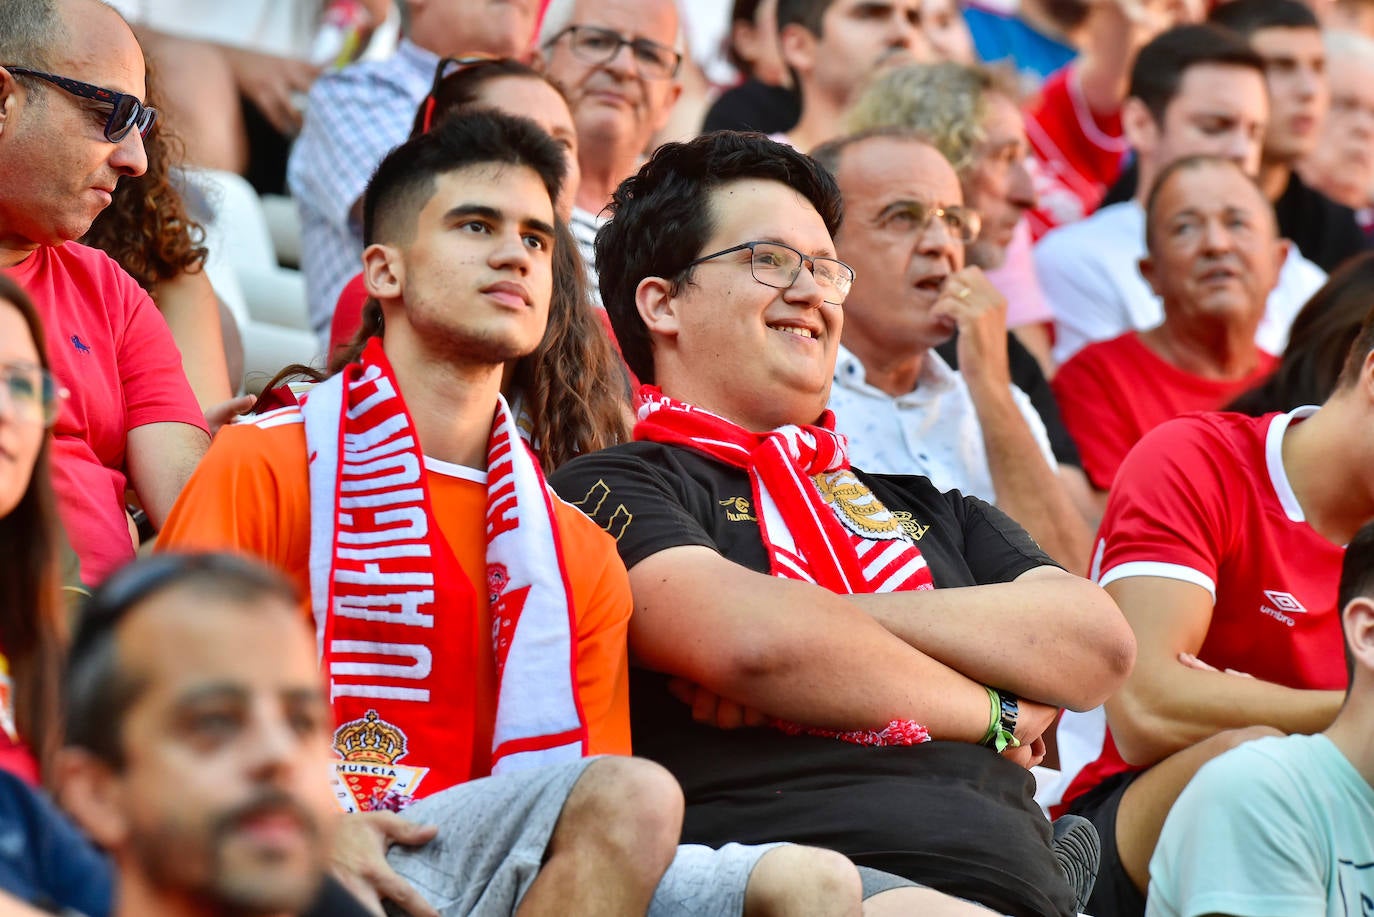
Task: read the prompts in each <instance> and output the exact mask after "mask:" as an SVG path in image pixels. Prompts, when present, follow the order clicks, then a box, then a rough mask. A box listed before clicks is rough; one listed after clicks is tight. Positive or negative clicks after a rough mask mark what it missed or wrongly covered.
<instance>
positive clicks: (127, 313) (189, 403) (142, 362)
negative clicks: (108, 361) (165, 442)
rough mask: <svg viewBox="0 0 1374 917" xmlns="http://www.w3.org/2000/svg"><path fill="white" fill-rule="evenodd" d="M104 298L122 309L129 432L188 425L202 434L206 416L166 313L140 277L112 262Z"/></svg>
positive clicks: (121, 363) (121, 360)
mask: <svg viewBox="0 0 1374 917" xmlns="http://www.w3.org/2000/svg"><path fill="white" fill-rule="evenodd" d="M105 268H106V271H105V276H104V277H103V278H102V285H103V286H104V289H103V290H101V297H102V299H103V300H104V302H105V304H106V308H107V309H112V310H113V309H119V310H121V311H122V313H123V314H122V316H121V318H122V321H119V322H117V323H116V324H115V329H116V333H117V334H118V336H119V337H118V341H117V342H116V346H117V348H118V354H119V356H118V365H119V377H120V382H121V384H122V385H123V388H124V401H125V429H126V430H132V429H133V428H134V427H141V426H143V425H144V424H150V423H169V422H170V423H184V424H190V425H191V426H193V427H198V428H200V429H201V430H206V431H207V432H208V428H207V427H206V425H205V414H204V413H203V412H202V411H201V409H200V405H199V404H198V403H197V402H196V396H195V393H194V392H192V391H191V384H190V383H189V382H187V381H186V373H185V371H183V369H182V366H181V351H179V350H178V349H177V345H176V341H174V340H173V339H172V332H171V330H170V329H169V328H168V327H167V322H166V321H164V320H163V318H162V313H161V312H159V311H157V306H156V305H155V304H154V303H153V301H152V299H151V298H149V296H148V294H147V293H146V292H144V290H143V288H142V287H140V286H139V285H138V284H137V283H135V282H134V279H133V278H132V277H130V276H129V275H128V274H126V273H124V271H123V270H122V269H121V268H120V267H119V266H118V265H117V264H115V263H114V262H113V261H110V260H109V259H106V262H105Z"/></svg>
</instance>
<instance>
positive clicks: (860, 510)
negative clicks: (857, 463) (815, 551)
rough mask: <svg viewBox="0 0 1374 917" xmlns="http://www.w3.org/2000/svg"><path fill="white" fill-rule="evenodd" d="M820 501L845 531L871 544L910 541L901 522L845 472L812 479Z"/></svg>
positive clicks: (849, 473)
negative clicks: (866, 539) (830, 510)
mask: <svg viewBox="0 0 1374 917" xmlns="http://www.w3.org/2000/svg"><path fill="white" fill-rule="evenodd" d="M811 479H812V480H813V481H815V482H816V489H817V490H819V491H820V492H821V497H822V499H824V500H825V502H826V503H827V504H828V505H829V506H830V507H831V508H832V509H834V510H835V515H836V516H838V517H839V520H840V522H842V523H844V527H845V528H847V529H849V531H851V532H853V533H854V534H855V535H858V536H859V537H860V538H868V539H871V540H874V541H894V540H900V541H908V542H909V541H911V536H910V535H908V534H907V531H906V528H905V527H904V526H903V525H902V521H901V520H900V519H898V518H897V516H896V514H895V513H893V512H891V511H890V510H889V509H888V508H887V507H885V506H883V504H882V502H881V501H880V500H879V499H878V498H877V497H876V496H874V494H873V491H871V490H869V489H868V488H867V487H866V486H864V483H863V481H860V480H859V479H858V478H857V477H855V475H854V473H853V472H852V471H850V470H849V469H847V468H845V469H842V470H840V471H827V472H822V473H821V474H815V475H812V476H811Z"/></svg>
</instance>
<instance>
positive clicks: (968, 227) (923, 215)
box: [884, 201, 983, 242]
mask: <svg viewBox="0 0 1374 917" xmlns="http://www.w3.org/2000/svg"><path fill="white" fill-rule="evenodd" d="M898 220H900V221H902V223H903V224H905V227H906V228H909V229H910V231H912V232H916V233H920V232H925V230H926V228H927V227H929V226H930V224H931V222H932V221H934V220H939V221H940V222H941V223H943V224H944V226H945V230H946V231H947V232H948V233H949V234H950V235H951V236H953V237H954V238H956V239H958V240H959V241H960V242H972V241H973V240H974V239H977V238H978V234H979V233H980V232H982V231H983V217H982V215H981V214H979V213H978V211H977V210H974V209H973V208H971V207H960V206H957V205H955V206H950V207H932V206H930V205H929V204H923V203H921V202H920V201H912V202H910V203H909V204H907V205H906V206H904V207H901V208H900V209H896V210H895V211H894V212H892V213H890V214H887V215H886V216H885V217H884V222H886V223H888V224H895V222H896V221H898Z"/></svg>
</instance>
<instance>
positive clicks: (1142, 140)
mask: <svg viewBox="0 0 1374 917" xmlns="http://www.w3.org/2000/svg"><path fill="white" fill-rule="evenodd" d="M1121 132H1122V134H1123V135H1124V136H1125V137H1126V142H1128V143H1129V144H1130V145H1131V149H1133V150H1135V151H1136V155H1137V157H1139V156H1140V155H1142V154H1143V155H1146V156H1148V155H1150V154H1151V153H1153V152H1154V150H1155V147H1157V146H1158V145H1159V125H1158V124H1156V123H1155V116H1154V115H1152V114H1151V113H1150V110H1149V109H1148V108H1146V107H1145V103H1144V102H1142V101H1140V100H1139V99H1137V98H1135V97H1134V96H1132V97H1131V98H1129V99H1127V100H1126V101H1125V102H1123V103H1122V105H1121Z"/></svg>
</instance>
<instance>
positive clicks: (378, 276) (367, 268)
mask: <svg viewBox="0 0 1374 917" xmlns="http://www.w3.org/2000/svg"><path fill="white" fill-rule="evenodd" d="M404 285H405V259H404V258H403V257H402V256H401V251H400V249H398V248H396V247H395V246H392V245H381V244H378V243H374V244H372V245H369V246H368V247H367V248H365V249H363V286H365V287H367V295H368V296H371V297H373V298H374V299H376V300H378V301H379V302H381V301H385V300H388V299H399V298H400V297H401V292H402V290H403V289H404Z"/></svg>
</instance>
